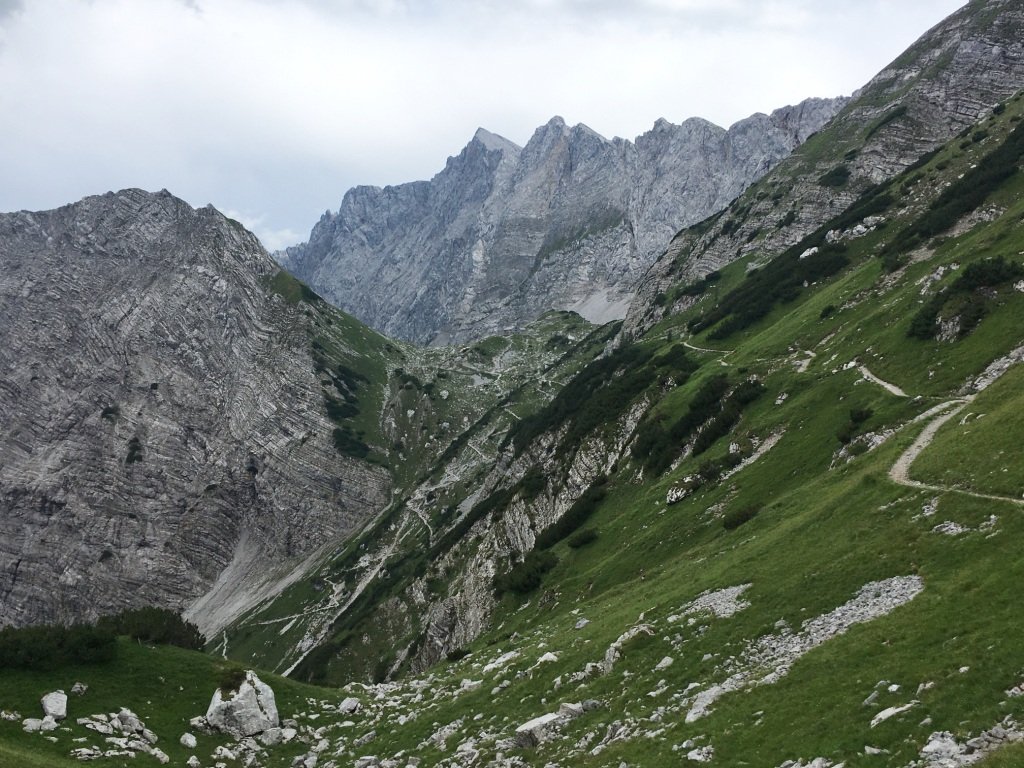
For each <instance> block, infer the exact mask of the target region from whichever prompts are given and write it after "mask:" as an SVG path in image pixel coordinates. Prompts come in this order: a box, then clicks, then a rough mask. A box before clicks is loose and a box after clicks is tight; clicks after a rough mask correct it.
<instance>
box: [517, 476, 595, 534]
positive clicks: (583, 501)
mask: <svg viewBox="0 0 1024 768" xmlns="http://www.w3.org/2000/svg"><path fill="white" fill-rule="evenodd" d="M607 481H608V479H607V478H606V477H605V476H604V475H601V476H599V477H598V478H597V479H596V480H595V481H594V484H593V485H591V486H590V487H589V488H587V490H585V491H584V492H583V493H582V495H581V496H580V497H579V498H578V499H576V501H575V503H573V505H572V506H571V507H569V509H567V510H566V512H565V514H564V515H562V517H561V518H559V519H558V520H557V521H556V522H554V523H552V524H551V525H549V526H548V527H547V528H545V529H544V530H543V531H541V532H540V534H539V535H538V536H537V541H536V543H535V544H534V547H535V548H536V549H550V548H551V547H553V546H554V545H555V544H557V543H558V542H560V541H561V540H562V539H564V538H565V537H566V536H568V535H569V534H571V533H572V532H573V531H575V530H576V529H577V528H579V527H580V526H581V525H583V524H584V523H585V522H587V520H589V519H590V516H591V515H593V514H594V511H595V510H596V509H597V508H598V506H599V505H600V504H601V502H602V501H604V498H605V496H606V495H607V494H606V492H605V490H604V485H605V483H606V482H607Z"/></svg>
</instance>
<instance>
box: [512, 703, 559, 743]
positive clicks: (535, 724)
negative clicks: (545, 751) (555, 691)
mask: <svg viewBox="0 0 1024 768" xmlns="http://www.w3.org/2000/svg"><path fill="white" fill-rule="evenodd" d="M561 719H562V718H561V716H560V715H559V714H558V713H557V712H551V713H549V714H546V715H541V716H540V717H535V718H533V720H528V721H526V722H525V723H523V724H522V725H520V726H519V727H518V728H516V743H517V744H518V745H519V746H520V747H523V748H529V747H536V746H537V745H538V744H540V743H541V742H542V741H544V739H545V738H546V737H547V734H548V728H549V727H550V726H551V725H552V724H553V723H555V722H557V721H559V720H561Z"/></svg>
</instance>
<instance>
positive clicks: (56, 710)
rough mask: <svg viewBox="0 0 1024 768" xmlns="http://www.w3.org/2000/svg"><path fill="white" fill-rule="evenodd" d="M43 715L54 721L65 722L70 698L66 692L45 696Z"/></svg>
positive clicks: (56, 692)
mask: <svg viewBox="0 0 1024 768" xmlns="http://www.w3.org/2000/svg"><path fill="white" fill-rule="evenodd" d="M42 704H43V715H44V716H49V717H52V718H53V719H54V720H63V719H64V718H65V717H67V716H68V696H67V694H66V693H64V691H54V692H53V693H48V694H46V695H45V696H43V699H42Z"/></svg>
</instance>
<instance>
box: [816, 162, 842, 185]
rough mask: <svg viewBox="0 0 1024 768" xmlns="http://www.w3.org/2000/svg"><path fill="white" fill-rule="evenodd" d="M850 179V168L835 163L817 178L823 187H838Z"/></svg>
mask: <svg viewBox="0 0 1024 768" xmlns="http://www.w3.org/2000/svg"><path fill="white" fill-rule="evenodd" d="M849 180H850V169H849V168H848V167H847V166H845V165H837V166H836V167H835V168H832V169H831V170H830V171H828V172H826V173H824V174H823V175H822V176H821V177H820V178H819V179H818V183H819V184H821V186H823V187H833V188H838V187H841V186H843V185H844V184H846V182H847V181H849Z"/></svg>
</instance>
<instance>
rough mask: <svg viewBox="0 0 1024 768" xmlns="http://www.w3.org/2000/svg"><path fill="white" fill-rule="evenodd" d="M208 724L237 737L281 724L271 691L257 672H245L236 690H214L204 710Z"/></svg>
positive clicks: (252, 734)
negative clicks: (226, 692)
mask: <svg viewBox="0 0 1024 768" xmlns="http://www.w3.org/2000/svg"><path fill="white" fill-rule="evenodd" d="M206 721H207V722H208V723H209V724H210V727H212V728H215V729H216V730H218V731H221V732H223V733H228V734H230V735H232V736H234V737H235V738H237V739H242V738H245V737H246V736H254V735H256V734H258V733H263V732H264V731H266V730H268V729H270V728H276V727H277V726H279V725H280V718H279V717H278V714H277V702H276V701H275V700H274V691H273V690H271V688H270V686H269V685H267V684H266V683H264V682H263V681H262V680H260V679H259V677H257V676H256V673H255V672H253V671H251V670H250V671H248V672H246V673H245V681H244V682H243V683H242V684H241V685H240V686H239V687H238V690H237V691H234V692H232V693H231V694H230V695H225V694H223V693H222V692H221V690H220V688H218V689H217V690H216V691H214V694H213V698H212V699H211V700H210V707H209V709H207V711H206Z"/></svg>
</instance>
